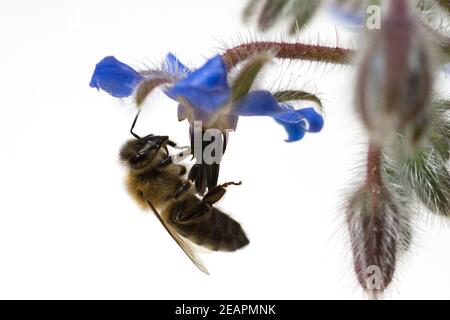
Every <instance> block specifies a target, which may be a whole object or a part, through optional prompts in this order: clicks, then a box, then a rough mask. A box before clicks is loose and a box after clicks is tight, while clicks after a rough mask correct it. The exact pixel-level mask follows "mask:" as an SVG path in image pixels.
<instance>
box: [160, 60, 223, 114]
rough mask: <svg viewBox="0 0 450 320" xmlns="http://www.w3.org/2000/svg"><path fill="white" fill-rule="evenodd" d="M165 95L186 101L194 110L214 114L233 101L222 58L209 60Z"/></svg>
mask: <svg viewBox="0 0 450 320" xmlns="http://www.w3.org/2000/svg"><path fill="white" fill-rule="evenodd" d="M165 93H166V94H167V95H168V96H169V97H170V98H172V99H175V100H177V101H180V100H181V98H183V99H186V100H187V102H188V103H189V104H190V105H191V106H192V107H193V108H197V109H200V110H201V111H204V112H213V111H215V110H217V109H218V108H219V107H221V106H223V105H226V104H227V103H228V102H229V101H230V100H231V89H230V87H229V86H228V82H227V67H226V65H225V62H224V61H223V58H222V56H220V55H218V56H216V57H214V58H212V59H210V60H208V61H207V62H206V63H205V64H204V65H203V66H202V67H201V68H199V69H197V70H195V71H194V72H192V73H191V74H189V75H188V76H187V77H186V78H185V79H183V80H180V81H178V82H176V83H175V85H173V86H172V87H170V88H168V89H166V90H165Z"/></svg>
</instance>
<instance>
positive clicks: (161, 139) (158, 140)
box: [120, 134, 169, 171]
mask: <svg viewBox="0 0 450 320" xmlns="http://www.w3.org/2000/svg"><path fill="white" fill-rule="evenodd" d="M168 140H169V137H167V136H154V135H152V134H150V135H148V136H146V137H143V138H140V139H136V140H130V141H127V142H126V143H125V145H124V146H123V147H122V149H121V150H120V160H121V161H122V162H124V163H125V164H126V165H127V166H129V167H130V168H131V169H134V170H138V171H145V170H148V169H151V168H152V167H154V166H155V165H156V164H157V163H158V162H159V161H160V159H158V158H159V155H160V152H159V151H160V150H161V147H162V146H164V145H165V143H166V142H167V141H168Z"/></svg>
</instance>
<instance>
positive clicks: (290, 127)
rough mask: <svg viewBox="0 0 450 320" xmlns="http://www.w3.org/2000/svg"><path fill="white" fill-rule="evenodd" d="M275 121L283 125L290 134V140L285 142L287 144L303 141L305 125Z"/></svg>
mask: <svg viewBox="0 0 450 320" xmlns="http://www.w3.org/2000/svg"><path fill="white" fill-rule="evenodd" d="M275 121H276V122H277V123H279V124H281V125H282V126H283V127H284V129H285V130H286V132H287V134H288V138H287V139H286V140H285V141H286V142H295V141H299V140H301V139H302V138H303V137H304V136H305V132H306V131H305V128H304V126H305V124H304V123H303V121H302V122H299V123H286V122H283V121H280V120H276V119H275Z"/></svg>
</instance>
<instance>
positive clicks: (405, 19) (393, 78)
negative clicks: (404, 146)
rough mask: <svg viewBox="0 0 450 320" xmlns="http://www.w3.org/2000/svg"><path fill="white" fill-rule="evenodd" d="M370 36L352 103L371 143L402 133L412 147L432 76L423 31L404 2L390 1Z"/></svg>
mask: <svg viewBox="0 0 450 320" xmlns="http://www.w3.org/2000/svg"><path fill="white" fill-rule="evenodd" d="M390 4H391V5H390V8H389V11H388V12H387V13H386V15H387V16H386V18H385V19H384V20H383V22H382V27H381V29H380V30H374V31H372V32H371V34H370V35H369V41H368V45H367V47H366V49H365V50H364V52H363V55H362V60H361V63H360V66H359V71H358V83H357V88H356V104H357V109H358V111H359V114H360V116H361V118H362V120H363V122H364V124H365V126H366V127H367V129H368V130H369V133H370V136H371V138H372V139H373V140H374V141H377V142H384V141H385V140H386V138H389V137H390V136H391V135H392V134H393V133H395V132H399V133H402V134H405V135H406V137H407V139H408V140H409V142H410V144H411V145H413V146H415V145H416V144H417V143H418V141H419V140H420V138H421V137H422V136H423V133H424V132H425V131H426V128H427V125H428V118H429V113H430V96H431V89H432V75H431V67H430V55H429V52H428V45H427V41H426V37H425V35H424V30H422V29H421V26H420V24H419V22H418V21H417V20H416V18H415V17H414V16H413V15H412V14H411V13H410V12H409V6H408V3H407V1H405V0H392V1H391V2H390Z"/></svg>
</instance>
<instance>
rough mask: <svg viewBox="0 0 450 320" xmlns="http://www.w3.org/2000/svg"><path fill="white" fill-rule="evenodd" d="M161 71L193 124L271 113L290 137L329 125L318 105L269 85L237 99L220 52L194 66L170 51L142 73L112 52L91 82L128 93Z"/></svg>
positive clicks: (181, 113)
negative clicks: (281, 97)
mask: <svg viewBox="0 0 450 320" xmlns="http://www.w3.org/2000/svg"><path fill="white" fill-rule="evenodd" d="M161 77H162V78H164V80H165V81H163V82H164V83H165V85H164V87H163V91H164V93H165V94H166V95H167V96H168V97H170V98H172V99H173V100H176V101H178V103H179V107H178V118H179V120H180V121H181V120H184V119H188V121H189V122H190V123H191V125H192V124H193V122H194V121H202V125H203V128H204V129H209V128H216V129H219V130H222V131H225V130H227V129H228V130H235V129H236V126H237V122H238V119H239V117H240V116H268V117H271V118H273V119H274V120H275V121H276V122H277V123H279V124H280V125H282V126H283V127H284V128H285V129H286V131H287V133H288V139H287V140H286V141H288V142H292V141H298V140H300V139H302V138H303V136H304V135H305V133H306V132H319V131H320V130H321V129H322V127H323V118H322V116H321V115H320V114H319V113H317V112H316V111H315V110H314V109H313V108H306V109H300V110H295V109H294V108H293V107H292V106H291V105H289V104H285V103H279V102H278V101H277V100H276V99H275V98H274V97H273V95H272V94H271V93H270V92H269V91H264V90H255V91H250V92H249V93H247V94H246V95H244V96H243V97H241V98H239V99H237V100H233V98H232V97H233V92H232V89H231V88H230V86H229V84H228V70H227V66H226V64H225V62H224V60H223V58H222V56H220V55H217V56H215V57H213V58H211V59H209V60H208V61H207V62H206V63H205V64H204V65H203V66H201V67H200V68H198V69H196V70H190V69H189V68H187V67H186V66H185V65H183V64H182V63H181V62H180V61H179V60H178V59H177V58H176V57H175V56H174V55H173V54H171V53H169V54H168V55H167V56H166V59H165V61H164V63H163V64H162V67H161V70H151V71H145V72H141V73H138V72H137V71H135V70H134V69H132V68H131V67H129V66H128V65H126V64H123V63H122V62H120V61H118V60H117V59H115V58H114V57H106V58H104V59H103V60H102V61H100V62H99V63H98V64H97V66H96V68H95V71H94V74H93V76H92V80H91V84H90V85H91V87H95V88H98V89H102V90H104V91H106V92H108V93H109V94H110V95H112V96H114V97H126V96H130V95H132V94H133V92H134V91H135V89H136V88H137V87H138V86H139V85H140V84H141V83H144V82H145V81H146V80H148V81H154V80H155V79H157V78H161Z"/></svg>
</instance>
